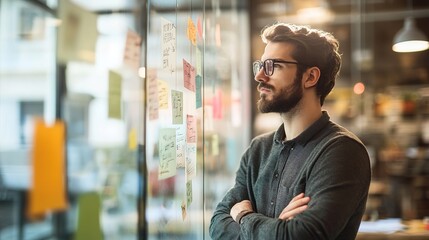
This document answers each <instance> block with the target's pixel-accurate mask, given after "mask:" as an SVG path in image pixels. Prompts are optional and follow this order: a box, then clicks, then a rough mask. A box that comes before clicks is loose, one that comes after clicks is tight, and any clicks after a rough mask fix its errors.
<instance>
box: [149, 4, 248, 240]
mask: <svg viewBox="0 0 429 240" xmlns="http://www.w3.org/2000/svg"><path fill="white" fill-rule="evenodd" d="M149 13H150V14H149V22H148V24H149V26H148V47H147V57H148V59H147V79H146V87H147V88H146V89H147V94H148V96H147V111H146V113H147V115H146V121H147V134H146V149H147V155H146V156H147V170H148V174H147V176H148V192H147V197H148V205H147V211H148V212H147V221H148V234H149V239H172V238H174V239H203V238H209V237H208V225H209V221H210V218H211V215H212V213H213V210H214V207H215V206H216V204H217V202H219V201H220V199H221V198H222V197H223V195H224V194H225V193H226V191H227V189H229V188H230V187H231V186H232V185H233V177H234V173H235V171H236V169H237V167H238V163H239V159H240V155H241V153H242V152H243V151H244V148H245V147H246V145H247V144H248V142H249V138H250V117H249V116H250V109H251V107H250V103H249V98H250V92H249V89H248V88H247V87H243V86H248V85H249V79H250V76H249V72H250V68H249V65H248V62H249V53H248V48H249V43H250V40H249V39H248V38H247V37H246V36H248V35H249V32H248V13H247V11H246V4H245V2H244V1H243V2H240V1H232V2H222V1H204V2H203V1H188V0H186V1H167V2H163V3H160V2H158V1H151V2H150V5H149ZM243 36H244V37H243Z"/></svg>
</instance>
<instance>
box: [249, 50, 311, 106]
mask: <svg viewBox="0 0 429 240" xmlns="http://www.w3.org/2000/svg"><path fill="white" fill-rule="evenodd" d="M292 50H293V45H291V44H289V43H274V42H269V43H268V44H267V45H266V47H265V51H264V54H263V55H262V58H261V61H264V60H266V59H277V60H285V61H292V62H296V60H295V59H293V58H292V56H291V54H290V53H291V52H292ZM297 68H298V66H297V65H296V64H290V63H275V64H274V72H273V74H272V75H271V76H266V75H265V74H264V70H263V69H261V70H260V71H259V72H258V73H257V74H256V75H255V80H256V81H258V82H259V85H258V91H259V94H260V99H259V100H258V109H259V111H261V112H262V113H268V112H278V113H287V112H290V111H291V110H296V107H297V105H298V103H299V102H300V101H301V99H302V96H303V89H302V86H301V77H297V76H296V74H297V70H298V69H297Z"/></svg>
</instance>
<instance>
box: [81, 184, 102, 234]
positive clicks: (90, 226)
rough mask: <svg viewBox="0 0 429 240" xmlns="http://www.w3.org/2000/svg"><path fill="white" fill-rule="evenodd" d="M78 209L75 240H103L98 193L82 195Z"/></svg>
mask: <svg viewBox="0 0 429 240" xmlns="http://www.w3.org/2000/svg"><path fill="white" fill-rule="evenodd" d="M77 207H78V210H77V226H76V233H75V235H74V240H86V239H91V240H102V239H103V231H102V230H101V224H100V216H101V212H100V211H101V197H100V195H99V194H98V193H96V192H85V193H80V194H79V197H78V202H77Z"/></svg>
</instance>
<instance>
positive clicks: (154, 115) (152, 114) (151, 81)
mask: <svg viewBox="0 0 429 240" xmlns="http://www.w3.org/2000/svg"><path fill="white" fill-rule="evenodd" d="M147 81H148V83H147V95H148V109H149V120H156V119H158V117H159V97H158V80H157V79H156V71H155V70H153V69H152V70H150V71H148V78H147Z"/></svg>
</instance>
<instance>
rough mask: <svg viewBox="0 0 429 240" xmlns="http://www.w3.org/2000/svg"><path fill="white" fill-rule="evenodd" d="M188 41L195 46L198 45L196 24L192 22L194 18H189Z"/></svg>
mask: <svg viewBox="0 0 429 240" xmlns="http://www.w3.org/2000/svg"><path fill="white" fill-rule="evenodd" d="M187 36H188V39H189V40H190V41H191V43H192V44H193V45H197V30H196V28H195V24H194V22H193V21H192V18H190V17H188V29H187Z"/></svg>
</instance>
